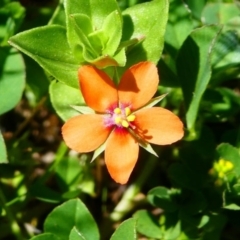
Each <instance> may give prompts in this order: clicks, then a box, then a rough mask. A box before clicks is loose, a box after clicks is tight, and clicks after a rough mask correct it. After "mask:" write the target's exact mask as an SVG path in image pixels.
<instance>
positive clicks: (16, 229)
mask: <svg viewBox="0 0 240 240" xmlns="http://www.w3.org/2000/svg"><path fill="white" fill-rule="evenodd" d="M0 203H1V205H2V207H3V208H4V209H5V211H6V214H7V217H8V219H9V221H10V228H11V230H12V233H13V234H14V236H15V237H16V238H17V239H18V240H23V239H24V238H23V236H22V234H21V228H20V226H19V225H18V222H17V220H16V219H15V217H14V215H13V214H12V212H11V210H10V208H9V207H8V206H7V201H6V198H5V195H4V193H3V191H2V189H1V187H0Z"/></svg>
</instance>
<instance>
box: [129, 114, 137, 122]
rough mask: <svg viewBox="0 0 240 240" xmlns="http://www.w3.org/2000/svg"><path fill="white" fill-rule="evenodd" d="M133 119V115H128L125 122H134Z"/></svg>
mask: <svg viewBox="0 0 240 240" xmlns="http://www.w3.org/2000/svg"><path fill="white" fill-rule="evenodd" d="M135 118H136V116H135V115H133V114H132V115H129V116H127V120H128V121H129V122H133V121H134V120H135Z"/></svg>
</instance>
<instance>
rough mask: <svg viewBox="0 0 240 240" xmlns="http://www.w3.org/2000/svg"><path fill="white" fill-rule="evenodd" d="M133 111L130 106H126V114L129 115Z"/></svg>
mask: <svg viewBox="0 0 240 240" xmlns="http://www.w3.org/2000/svg"><path fill="white" fill-rule="evenodd" d="M130 113H131V109H130V108H129V107H126V108H125V114H126V116H128V115H129V114H130Z"/></svg>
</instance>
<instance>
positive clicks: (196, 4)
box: [185, 0, 206, 20]
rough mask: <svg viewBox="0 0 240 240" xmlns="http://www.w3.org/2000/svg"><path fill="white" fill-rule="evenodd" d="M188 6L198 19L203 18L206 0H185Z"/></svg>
mask: <svg viewBox="0 0 240 240" xmlns="http://www.w3.org/2000/svg"><path fill="white" fill-rule="evenodd" d="M185 1H186V3H187V5H188V7H189V8H190V10H191V12H192V14H193V16H194V17H195V18H197V19H199V20H200V19H201V15H202V10H203V8H204V6H205V2H206V0H198V1H192V0H185Z"/></svg>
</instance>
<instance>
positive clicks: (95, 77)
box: [78, 65, 118, 112]
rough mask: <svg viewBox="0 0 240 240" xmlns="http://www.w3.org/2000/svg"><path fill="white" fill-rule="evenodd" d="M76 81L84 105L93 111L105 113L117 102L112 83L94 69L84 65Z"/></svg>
mask: <svg viewBox="0 0 240 240" xmlns="http://www.w3.org/2000/svg"><path fill="white" fill-rule="evenodd" d="M78 79H79V83H80V88H81V91H82V94H83V97H84V100H85V102H86V104H87V105H88V106H89V107H91V108H93V109H94V110H96V111H98V112H106V110H107V109H108V108H109V107H111V105H113V104H116V102H117V101H118V96H117V90H116V88H115V86H114V83H113V81H112V80H111V79H110V78H109V76H108V75H107V74H106V73H105V72H103V71H101V70H99V69H97V68H96V67H93V66H90V65H85V66H83V67H81V68H79V70H78Z"/></svg>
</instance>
